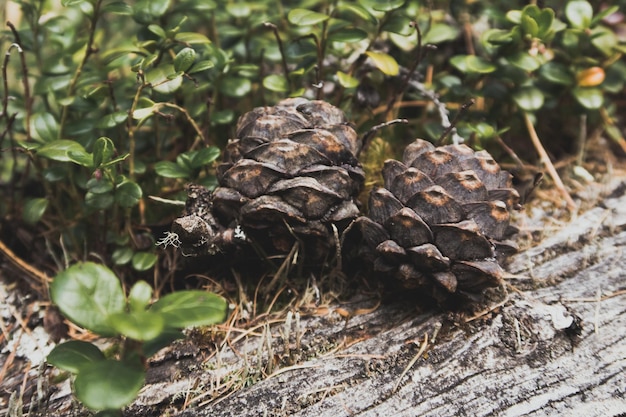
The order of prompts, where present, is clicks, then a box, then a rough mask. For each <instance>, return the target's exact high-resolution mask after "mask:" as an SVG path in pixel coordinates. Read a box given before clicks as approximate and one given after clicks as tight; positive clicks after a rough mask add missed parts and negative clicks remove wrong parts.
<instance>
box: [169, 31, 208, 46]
mask: <svg viewBox="0 0 626 417" xmlns="http://www.w3.org/2000/svg"><path fill="white" fill-rule="evenodd" d="M174 39H176V41H178V42H182V43H184V44H188V45H208V44H210V43H211V40H210V39H209V38H207V37H206V36H205V35H203V34H201V33H196V32H180V33H177V34H176V35H175V36H174Z"/></svg>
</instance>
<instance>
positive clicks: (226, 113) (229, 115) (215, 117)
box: [211, 109, 235, 125]
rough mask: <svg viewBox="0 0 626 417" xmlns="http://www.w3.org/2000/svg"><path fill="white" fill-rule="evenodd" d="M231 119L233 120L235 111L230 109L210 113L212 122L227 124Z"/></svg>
mask: <svg viewBox="0 0 626 417" xmlns="http://www.w3.org/2000/svg"><path fill="white" fill-rule="evenodd" d="M233 120H235V112H234V111H232V110H231V109H225V110H220V111H215V112H213V113H211V123H212V124H216V125H227V124H229V123H231V122H232V121H233Z"/></svg>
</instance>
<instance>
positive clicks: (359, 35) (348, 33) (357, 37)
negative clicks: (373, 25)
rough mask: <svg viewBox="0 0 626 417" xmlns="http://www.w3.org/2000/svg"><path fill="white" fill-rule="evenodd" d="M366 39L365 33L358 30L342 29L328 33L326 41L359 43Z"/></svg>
mask: <svg viewBox="0 0 626 417" xmlns="http://www.w3.org/2000/svg"><path fill="white" fill-rule="evenodd" d="M366 38H367V32H365V31H364V30H361V29H358V28H342V29H339V30H336V31H333V32H332V33H329V35H328V40H329V41H331V42H345V43H352V42H359V41H361V40H363V39H366Z"/></svg>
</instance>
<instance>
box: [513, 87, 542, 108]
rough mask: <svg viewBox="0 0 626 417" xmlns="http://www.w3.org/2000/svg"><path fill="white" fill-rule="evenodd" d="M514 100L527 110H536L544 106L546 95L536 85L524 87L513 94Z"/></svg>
mask: <svg viewBox="0 0 626 417" xmlns="http://www.w3.org/2000/svg"><path fill="white" fill-rule="evenodd" d="M513 100H514V101H515V103H517V105H518V106H519V107H520V108H521V109H522V110H525V111H529V112H532V111H535V110H539V109H540V108H541V107H543V102H544V96H543V93H542V92H541V90H540V89H538V88H536V87H523V88H521V89H520V90H518V91H517V92H515V93H514V94H513Z"/></svg>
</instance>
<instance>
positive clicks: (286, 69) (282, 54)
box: [263, 22, 291, 89]
mask: <svg viewBox="0 0 626 417" xmlns="http://www.w3.org/2000/svg"><path fill="white" fill-rule="evenodd" d="M263 26H265V27H266V28H270V29H271V30H272V32H274V37H275V38H276V42H277V43H278V50H279V51H280V57H281V58H282V64H283V72H284V73H285V78H286V79H287V82H288V83H289V88H290V89H291V79H290V78H289V67H288V66H287V54H285V47H284V45H283V40H282V39H281V38H280V34H279V33H278V26H276V25H275V24H273V23H271V22H265V23H263Z"/></svg>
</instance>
